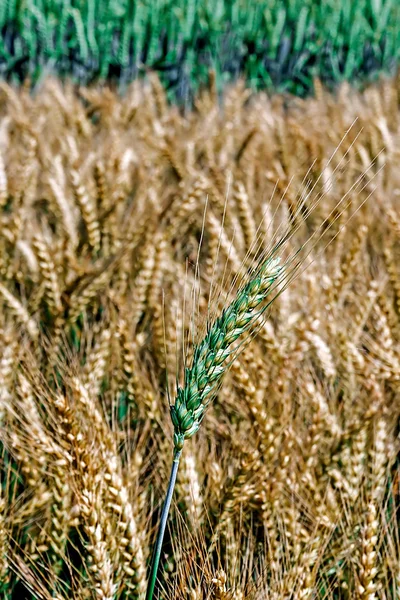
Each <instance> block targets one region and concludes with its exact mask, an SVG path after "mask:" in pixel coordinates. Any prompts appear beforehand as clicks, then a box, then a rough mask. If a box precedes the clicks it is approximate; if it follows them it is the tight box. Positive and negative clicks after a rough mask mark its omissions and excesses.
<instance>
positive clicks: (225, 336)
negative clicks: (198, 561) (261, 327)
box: [146, 257, 285, 600]
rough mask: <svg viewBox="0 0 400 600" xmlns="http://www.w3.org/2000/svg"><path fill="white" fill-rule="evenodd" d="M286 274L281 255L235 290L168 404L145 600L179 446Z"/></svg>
mask: <svg viewBox="0 0 400 600" xmlns="http://www.w3.org/2000/svg"><path fill="white" fill-rule="evenodd" d="M284 272H285V268H284V267H283V266H281V265H280V259H279V258H273V257H271V258H269V259H268V260H266V261H265V262H264V263H263V264H262V265H261V267H260V268H259V270H258V271H256V273H255V274H253V276H252V277H251V278H250V279H249V281H248V282H247V283H246V284H245V285H244V286H243V287H242V288H241V289H240V290H239V291H238V293H237V295H236V297H235V299H234V300H233V302H232V303H231V304H229V305H228V306H227V307H226V308H225V309H224V310H223V311H222V313H221V315H220V316H219V317H218V318H217V319H216V320H215V321H214V324H213V325H212V326H211V327H210V329H209V330H208V331H207V333H206V335H205V337H204V338H203V339H202V341H201V342H200V343H199V344H198V345H197V346H195V349H194V354H193V360H192V366H191V367H190V368H186V370H185V377H184V385H183V387H178V391H177V395H176V400H175V404H173V405H171V406H170V412H171V420H172V423H173V425H174V456H173V462H172V469H171V474H170V479H169V483H168V489H167V495H166V498H165V501H164V506H163V510H162V513H161V519H160V526H159V530H158V535H157V540H156V544H155V547H154V551H153V557H152V563H151V571H150V578H149V584H148V588H147V594H146V600H151V599H152V598H153V594H154V589H155V585H156V580H157V571H158V565H159V562H160V556H161V548H162V543H163V539H164V534H165V528H166V524H167V518H168V513H169V509H170V506H171V501H172V495H173V491H174V487H175V482H176V477H177V473H178V467H179V460H180V457H181V454H182V449H183V444H184V441H185V440H186V439H189V438H191V437H192V436H193V435H194V434H195V433H197V431H198V430H199V428H200V425H201V422H202V420H203V418H204V416H205V413H206V410H207V407H208V406H209V404H210V402H211V401H212V399H213V398H214V397H215V395H216V393H217V391H218V389H219V387H220V385H221V382H222V378H223V375H224V373H225V372H226V370H227V368H228V366H229V363H227V361H228V359H231V360H234V359H235V357H236V356H237V349H238V346H236V345H235V342H236V341H237V340H238V338H239V337H240V336H242V334H243V333H245V332H246V331H248V330H249V329H250V328H251V326H252V325H253V324H254V323H255V322H257V321H258V318H259V316H260V314H262V312H263V309H262V308H261V306H262V304H263V303H264V301H265V299H266V298H267V296H268V294H269V293H270V292H271V289H272V288H273V286H274V284H276V283H277V281H278V280H279V278H280V276H281V275H282V274H283V273H284Z"/></svg>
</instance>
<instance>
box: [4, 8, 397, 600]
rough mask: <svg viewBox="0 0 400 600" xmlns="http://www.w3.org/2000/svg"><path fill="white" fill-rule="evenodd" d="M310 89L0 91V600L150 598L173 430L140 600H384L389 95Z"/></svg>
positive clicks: (392, 326)
mask: <svg viewBox="0 0 400 600" xmlns="http://www.w3.org/2000/svg"><path fill="white" fill-rule="evenodd" d="M8 4H9V5H10V6H11V4H12V3H8ZM54 4H55V5H56V3H54ZM359 5H362V3H359ZM32 6H33V3H32V4H31V7H32ZM315 89H316V95H315V97H313V98H309V99H307V100H304V99H303V100H302V99H299V98H294V97H291V98H283V97H281V96H272V97H269V96H267V95H266V94H265V93H262V92H259V93H257V94H254V93H251V92H250V90H249V89H248V88H247V87H246V85H245V84H242V83H238V84H236V85H235V86H233V87H232V88H226V90H225V93H224V95H223V98H222V100H221V102H222V104H221V105H220V106H219V105H218V97H217V91H216V89H215V86H214V85H211V87H210V88H207V89H205V90H204V91H203V92H202V94H200V95H197V96H196V99H195V103H194V104H195V105H194V108H193V110H191V111H188V112H187V113H185V114H182V113H181V112H180V110H179V109H178V108H177V107H176V106H170V105H169V104H168V103H167V99H166V95H165V92H164V90H163V87H162V86H161V84H160V81H159V79H158V78H157V77H156V76H154V75H153V76H151V78H150V81H148V82H147V83H146V84H143V83H140V82H137V81H136V82H134V83H133V84H131V85H130V86H129V87H128V89H127V90H126V92H125V93H124V94H123V95H122V96H118V95H117V94H116V93H115V92H113V91H111V90H110V89H109V88H107V87H105V86H103V87H100V86H92V87H89V88H88V87H81V88H75V87H74V86H73V85H72V84H66V85H64V86H63V85H62V84H60V82H59V81H57V80H47V81H46V82H45V83H44V84H43V85H42V86H41V87H40V88H39V89H38V90H37V91H36V93H35V94H31V93H30V91H29V84H28V85H25V86H22V87H21V88H20V89H17V88H15V87H13V86H9V85H7V84H5V83H2V84H0V207H1V215H0V245H1V248H0V302H1V310H0V380H1V384H0V420H1V443H2V451H1V452H2V462H1V488H0V490H1V498H0V547H1V548H0V591H1V598H2V599H4V600H20V599H21V600H25V599H27V600H28V599H29V600H42V599H43V600H44V599H45V600H47V599H51V598H56V599H57V600H61V599H62V600H67V599H68V600H70V599H74V600H75V599H76V600H83V599H93V600H116V599H119V598H121V599H122V598H123V599H134V598H139V599H143V598H144V596H145V592H146V586H147V581H148V578H149V563H150V557H151V550H152V547H153V544H154V541H155V537H156V533H157V527H158V523H159V518H160V510H161V505H162V502H163V499H164V496H165V492H166V488H167V483H168V476H169V472H170V468H171V464H172V458H173V450H174V430H175V446H177V444H178V445H179V444H180V443H181V442H182V439H183V437H187V438H188V439H186V440H185V441H184V444H183V452H182V458H181V462H180V468H179V471H178V478H177V483H176V488H175V493H174V496H173V500H172V506H171V512H170V516H169V520H168V526H167V531H166V536H165V540H164V545H163V549H162V553H161V561H160V569H159V579H158V590H159V591H158V592H157V594H156V595H157V597H159V598H163V599H164V600H175V599H180V598H182V599H190V600H200V599H210V600H211V599H214V600H245V599H254V600H258V599H259V600H261V599H271V600H272V599H274V600H275V599H276V600H278V599H279V600H281V599H285V600H289V599H291V600H294V599H299V600H300V599H310V600H311V599H318V600H323V599H324V600H325V599H326V600H328V599H331V600H339V599H349V600H350V599H352V600H353V599H358V600H367V599H368V600H372V599H374V598H380V599H382V600H398V599H399V597H400V566H399V565H400V535H399V534H400V531H399V522H400V513H399V509H400V502H399V500H400V497H399V468H400V461H399V417H400V402H399V400H400V268H399V257H400V211H399V196H400V171H399V169H398V161H399V159H400V137H399V126H400V112H399V94H400V82H399V81H387V82H383V83H382V84H380V85H379V87H374V88H368V89H367V90H366V91H365V92H363V93H356V92H355V91H353V90H351V89H350V87H349V86H348V85H346V84H344V85H342V86H341V88H340V89H339V90H338V93H337V95H336V97H333V96H331V95H329V94H328V93H327V92H326V91H325V90H324V89H323V88H322V86H321V85H320V83H319V81H318V80H317V81H316V82H315ZM278 258H279V259H280V261H281V262H280V264H281V267H282V271H279V278H277V280H276V281H275V279H274V277H273V276H272V275H271V273H272V271H273V266H272V265H273V264H274V263H273V260H274V259H278ZM265 274H267V275H265ZM263 277H264V279H263ZM265 277H267V279H268V277H269V279H268V281H267V283H266V284H265ZM249 282H250V284H251V285H250V284H249ZM263 282H264V283H263ZM263 285H264V287H266V289H267V292H268V293H267V295H266V302H267V303H270V305H269V306H268V310H267V312H265V313H264V312H263V313H262V314H261V313H260V314H259V315H258V316H257V314H255V311H254V309H253V307H256V306H257V307H258V304H257V302H258V300H257V298H256V296H257V293H259V291H260V289H261V288H262V286H263ZM246 286H247V287H246ZM249 286H250V287H249ZM285 288H287V289H285ZM262 289H264V288H262ZM254 298H256V299H254ZM262 301H263V303H262V304H261V305H262V307H263V308H262V310H264V308H265V302H264V300H262ZM232 303H233V304H232ZM232 306H234V307H235V310H234V311H233V309H232V308H230V307H232ZM224 307H225V312H223V313H221V311H222V310H223V308H224ZM229 311H230V312H229ZM232 311H233V312H232ZM221 314H222V315H223V316H222V317H221ZM217 317H219V318H218V319H217ZM246 319H247V321H246ZM232 322H234V323H235V327H236V328H239V329H238V330H236V329H235V331H237V335H240V336H241V337H239V338H238V341H239V342H240V345H239V346H236V348H235V352H234V353H233V354H230V355H228V354H226V353H225V354H223V355H221V354H219V353H218V352H219V350H218V348H220V349H221V348H222V349H226V348H227V347H228V336H229V343H231V341H232V340H234V339H236V338H235V335H236V334H235V333H234V332H232V327H230V325H229V324H230V323H232ZM246 323H249V326H250V325H252V327H251V329H248V328H247V329H246ZM243 333H244V337H243ZM202 340H203V341H202ZM224 344H225V345H224ZM224 352H225V350H224ZM221 356H222V358H221ZM225 359H228V360H225ZM200 364H201V367H200V366H199V365H200ZM210 364H211V366H212V369H211V370H210ZM185 366H186V371H184V367H185ZM193 369H197V371H196V370H195V371H194V370H193ZM194 372H195V373H197V376H196V378H194V375H193V373H194ZM217 372H218V373H219V374H221V375H223V380H222V382H221V381H220V380H218V379H216V373H217ZM200 380H204V381H202V383H200ZM210 381H217V383H218V386H216V387H215V389H211V388H210V390H211V392H210V394H209V395H208V396H207V397H206V392H205V389H206V388H205V387H204V386H206V387H207V385H208V386H209V383H210ZM177 385H179V386H180V391H179V390H177ZM182 386H183V390H184V391H185V390H186V391H187V396H186V397H185V398H186V400H185V398H183V395H184V393H186V392H182ZM194 386H195V391H194ZM196 386H197V387H196ZM211 387H212V386H211ZM207 389H208V388H207ZM189 391H190V394H191V396H190V402H191V404H190V406H192V407H193V405H194V404H195V402H196V398H200V399H199V400H198V402H197V404H196V407H197V408H196V409H195V410H194V411H193V415H194V416H193V415H192V412H191V411H192V409H191V408H190V406H189V399H188V398H189ZM177 393H178V397H179V398H180V400H179V402H180V404H179V403H178V404H175V413H174V415H175V416H174V420H175V422H174V424H173V423H172V421H171V419H170V414H169V413H170V409H169V406H168V404H169V401H170V402H171V403H172V404H174V403H175V401H176V397H177ZM207 393H208V392H207ZM199 394H200V396H199ZM182 398H183V399H182ZM185 402H186V405H185ZM182 403H183V404H182ZM199 403H200V404H199ZM185 406H186V408H187V410H186V409H185V410H184V407H185ZM206 406H207V414H206V415H205V418H204V421H203V423H202V424H201V427H200V429H199V431H198V432H197V433H195V434H194V435H193V436H192V437H191V435H190V427H192V426H193V423H194V425H196V419H197V416H196V415H198V414H200V413H199V412H198V411H199V409H203V408H205V407H206ZM182 407H183V408H182ZM178 408H179V410H178ZM196 411H197V412H196ZM178 413H179V414H178ZM200 420H201V417H200ZM179 436H180V437H179ZM178 438H179V439H178ZM181 438H182V439H181ZM177 439H178V441H177Z"/></svg>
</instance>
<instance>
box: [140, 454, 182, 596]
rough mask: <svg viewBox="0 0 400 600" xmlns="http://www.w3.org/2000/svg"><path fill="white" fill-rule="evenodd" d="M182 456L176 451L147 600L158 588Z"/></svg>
mask: <svg viewBox="0 0 400 600" xmlns="http://www.w3.org/2000/svg"><path fill="white" fill-rule="evenodd" d="M181 454H182V450H177V449H175V450H174V460H173V463H172V469H171V475H170V476H169V483H168V489H167V495H166V497H165V501H164V506H163V509H162V513H161V519H160V526H159V529H158V534H157V541H156V544H155V546H154V550H153V556H152V559H151V568H150V578H149V583H148V586H147V593H146V600H152V598H153V594H154V588H155V586H156V581H157V572H158V565H159V562H160V556H161V548H162V543H163V539H164V533H165V527H166V525H167V519H168V513H169V508H170V506H171V500H172V494H173V493H174V487H175V482H176V476H177V474H178V467H179V459H180V457H181Z"/></svg>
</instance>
